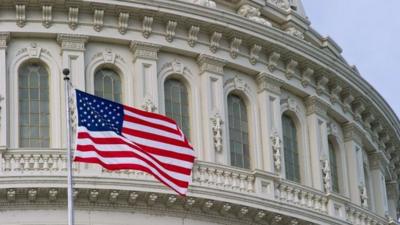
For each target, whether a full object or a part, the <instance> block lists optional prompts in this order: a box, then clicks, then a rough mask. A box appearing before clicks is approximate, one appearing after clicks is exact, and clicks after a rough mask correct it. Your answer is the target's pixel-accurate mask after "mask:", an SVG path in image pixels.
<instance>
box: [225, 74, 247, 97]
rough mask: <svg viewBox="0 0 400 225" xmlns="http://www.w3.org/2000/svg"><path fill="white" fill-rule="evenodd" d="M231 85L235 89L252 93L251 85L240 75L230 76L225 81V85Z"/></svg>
mask: <svg viewBox="0 0 400 225" xmlns="http://www.w3.org/2000/svg"><path fill="white" fill-rule="evenodd" d="M228 86H231V87H232V88H233V89H234V90H239V91H242V92H244V93H247V94H249V93H251V90H250V86H249V84H248V83H246V82H245V81H244V80H243V79H241V78H239V76H237V75H236V76H235V77H234V78H230V79H228V80H226V81H225V83H224V87H228Z"/></svg>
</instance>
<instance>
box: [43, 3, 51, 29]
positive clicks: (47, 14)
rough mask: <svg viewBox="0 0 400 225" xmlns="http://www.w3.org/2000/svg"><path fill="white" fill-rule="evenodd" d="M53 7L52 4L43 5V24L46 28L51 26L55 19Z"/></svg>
mask: <svg viewBox="0 0 400 225" xmlns="http://www.w3.org/2000/svg"><path fill="white" fill-rule="evenodd" d="M52 9H53V7H52V6H51V5H44V6H42V24H43V26H44V27H46V28H49V27H50V26H51V23H52V20H53V15H52Z"/></svg>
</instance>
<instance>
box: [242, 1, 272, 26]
mask: <svg viewBox="0 0 400 225" xmlns="http://www.w3.org/2000/svg"><path fill="white" fill-rule="evenodd" d="M237 14H239V15H240V16H243V17H246V18H247V19H249V20H252V21H254V22H256V23H260V24H263V25H265V26H269V27H270V26H272V25H271V23H270V22H268V21H267V20H266V19H264V18H262V17H261V12H260V9H257V8H256V7H253V6H251V5H248V4H244V5H242V6H240V8H239V10H238V11H237Z"/></svg>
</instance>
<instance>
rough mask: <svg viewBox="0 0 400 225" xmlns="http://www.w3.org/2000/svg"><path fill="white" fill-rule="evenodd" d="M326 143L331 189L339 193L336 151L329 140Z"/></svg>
mask: <svg viewBox="0 0 400 225" xmlns="http://www.w3.org/2000/svg"><path fill="white" fill-rule="evenodd" d="M328 145H329V164H330V167H331V168H330V169H331V176H332V190H333V191H334V192H336V193H339V177H338V169H337V157H336V151H335V148H334V147H333V144H332V142H331V141H328Z"/></svg>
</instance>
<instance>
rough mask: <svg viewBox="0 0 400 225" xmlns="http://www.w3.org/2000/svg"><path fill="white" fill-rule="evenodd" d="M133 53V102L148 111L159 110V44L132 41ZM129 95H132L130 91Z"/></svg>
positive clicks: (132, 103) (131, 103) (130, 103)
mask: <svg viewBox="0 0 400 225" xmlns="http://www.w3.org/2000/svg"><path fill="white" fill-rule="evenodd" d="M129 47H130V49H131V51H132V53H133V78H134V79H133V84H131V85H130V86H133V92H134V93H132V95H133V96H134V98H133V99H132V100H133V102H128V104H129V105H134V106H136V107H138V108H142V109H144V110H146V111H152V112H158V107H159V105H158V82H157V59H158V57H157V53H158V51H159V49H160V46H159V45H155V44H150V43H144V42H138V41H132V42H131V43H130V45H129ZM128 95H130V94H129V93H128Z"/></svg>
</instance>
